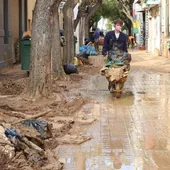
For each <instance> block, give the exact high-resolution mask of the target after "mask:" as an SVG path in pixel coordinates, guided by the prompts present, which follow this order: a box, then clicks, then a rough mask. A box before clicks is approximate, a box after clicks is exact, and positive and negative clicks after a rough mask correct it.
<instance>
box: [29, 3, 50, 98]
mask: <svg viewBox="0 0 170 170" xmlns="http://www.w3.org/2000/svg"><path fill="white" fill-rule="evenodd" d="M51 5H52V2H51V1H46V0H37V1H36V5H35V10H34V16H33V26H32V41H31V47H32V48H31V66H30V83H29V94H30V97H31V98H39V97H42V96H44V97H48V96H49V95H50V92H51V88H50V87H51V47H52V43H51V42H52V35H51V32H52V24H51V12H50V10H49V8H51Z"/></svg>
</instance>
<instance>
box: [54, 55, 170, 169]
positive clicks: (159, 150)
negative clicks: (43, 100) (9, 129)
mask: <svg viewBox="0 0 170 170" xmlns="http://www.w3.org/2000/svg"><path fill="white" fill-rule="evenodd" d="M163 65H164V66H166V67H163ZM168 66H170V60H169V59H167V58H161V57H154V56H149V55H148V54H144V53H142V54H140V53H139V52H133V62H132V68H131V72H130V75H129V78H128V81H127V82H126V85H125V89H124V92H123V95H122V98H121V99H116V98H114V97H113V96H112V95H111V94H110V92H109V91H108V89H107V81H106V80H105V78H104V77H102V76H100V74H99V73H97V72H96V74H93V75H91V76H89V78H88V79H86V80H83V81H82V82H81V85H82V86H81V88H80V89H78V92H79V93H81V94H83V95H84V96H87V97H90V98H92V99H93V101H94V102H92V103H90V104H88V106H87V107H88V108H86V114H87V115H88V117H92V118H97V121H96V122H94V123H93V124H91V125H90V126H88V128H86V130H85V135H84V136H90V137H91V138H92V139H91V140H89V141H88V142H85V143H83V144H82V145H79V146H77V145H62V146H59V147H58V148H57V149H56V152H57V153H58V155H59V158H60V159H61V160H64V163H65V166H64V170H112V169H122V170H127V169H128V170H134V169H135V170H169V169H170V162H169V156H170V146H169V140H170V123H169V122H170V117H169V114H170V109H169V106H170V105H169V104H170V103H169V95H170V74H169V73H168V72H169V71H170V69H168ZM169 68H170V67H169ZM80 112H81V111H80ZM74 128H75V129H74V130H75V131H76V130H77V129H76V127H74ZM77 128H78V127H77Z"/></svg>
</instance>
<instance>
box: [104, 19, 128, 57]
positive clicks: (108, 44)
mask: <svg viewBox="0 0 170 170" xmlns="http://www.w3.org/2000/svg"><path fill="white" fill-rule="evenodd" d="M122 26H123V21H122V20H120V19H117V20H116V21H114V27H115V30H114V31H110V32H108V33H107V34H106V36H105V39H104V45H103V50H102V54H103V55H104V56H107V54H108V52H109V51H110V50H112V48H113V44H115V43H116V44H117V45H119V48H120V50H122V51H124V52H128V50H127V36H126V35H125V34H124V33H123V32H121V29H122Z"/></svg>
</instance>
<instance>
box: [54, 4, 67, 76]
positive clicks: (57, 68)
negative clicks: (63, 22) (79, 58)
mask: <svg viewBox="0 0 170 170" xmlns="http://www.w3.org/2000/svg"><path fill="white" fill-rule="evenodd" d="M59 4H60V2H57V3H56V5H55V6H54V8H53V13H52V14H53V20H54V22H53V24H54V25H53V37H52V73H53V76H54V77H56V76H57V77H58V76H62V75H64V74H65V73H64V69H63V56H62V55H61V47H60V26H59V14H58V7H59Z"/></svg>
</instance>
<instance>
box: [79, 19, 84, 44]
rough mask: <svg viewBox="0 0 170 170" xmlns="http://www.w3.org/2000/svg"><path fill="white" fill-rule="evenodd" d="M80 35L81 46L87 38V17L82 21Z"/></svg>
mask: <svg viewBox="0 0 170 170" xmlns="http://www.w3.org/2000/svg"><path fill="white" fill-rule="evenodd" d="M79 31H80V34H79V43H80V46H81V45H83V44H84V38H85V17H82V18H81V20H80V29H79Z"/></svg>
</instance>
